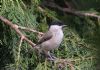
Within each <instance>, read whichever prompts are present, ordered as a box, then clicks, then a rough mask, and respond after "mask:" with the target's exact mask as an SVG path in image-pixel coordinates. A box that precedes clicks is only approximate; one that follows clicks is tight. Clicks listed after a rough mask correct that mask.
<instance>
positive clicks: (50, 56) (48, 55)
mask: <svg viewBox="0 0 100 70" xmlns="http://www.w3.org/2000/svg"><path fill="white" fill-rule="evenodd" d="M45 53H46V56H47V59H48V60H51V61H54V60H55V59H56V57H55V56H52V55H51V54H50V52H49V51H47V52H45Z"/></svg>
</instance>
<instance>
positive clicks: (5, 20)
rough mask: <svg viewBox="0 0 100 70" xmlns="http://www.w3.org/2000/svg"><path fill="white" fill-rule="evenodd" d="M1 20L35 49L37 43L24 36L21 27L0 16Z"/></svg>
mask: <svg viewBox="0 0 100 70" xmlns="http://www.w3.org/2000/svg"><path fill="white" fill-rule="evenodd" d="M0 19H1V20H2V21H3V22H4V23H5V24H6V25H9V26H10V27H11V28H12V29H14V30H15V31H16V32H17V34H19V36H20V37H23V40H25V41H27V42H28V43H29V44H30V45H31V46H32V47H35V43H33V42H32V41H31V40H29V39H28V38H27V37H26V36H25V35H24V34H22V32H21V31H20V30H19V29H18V28H19V26H18V25H16V24H13V23H12V22H11V21H9V20H8V19H6V18H4V17H2V16H0Z"/></svg>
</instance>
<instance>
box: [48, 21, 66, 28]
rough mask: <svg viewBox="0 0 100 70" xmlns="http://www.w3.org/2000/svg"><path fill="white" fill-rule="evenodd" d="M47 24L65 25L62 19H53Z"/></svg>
mask: <svg viewBox="0 0 100 70" xmlns="http://www.w3.org/2000/svg"><path fill="white" fill-rule="evenodd" d="M48 25H49V27H50V26H52V25H58V26H66V25H65V24H64V23H63V22H62V21H59V20H54V21H52V22H51V23H49V24H48Z"/></svg>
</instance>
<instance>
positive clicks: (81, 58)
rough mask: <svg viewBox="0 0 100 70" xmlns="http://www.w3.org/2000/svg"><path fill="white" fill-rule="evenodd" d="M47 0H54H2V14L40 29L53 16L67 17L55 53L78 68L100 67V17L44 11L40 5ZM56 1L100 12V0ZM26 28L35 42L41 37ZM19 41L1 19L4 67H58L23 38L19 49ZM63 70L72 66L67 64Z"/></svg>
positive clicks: (0, 68) (0, 51) (33, 69)
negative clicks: (62, 36) (60, 41)
mask: <svg viewBox="0 0 100 70" xmlns="http://www.w3.org/2000/svg"><path fill="white" fill-rule="evenodd" d="M44 1H48V2H49V1H51V0H0V16H4V17H5V18H7V19H9V20H10V21H12V22H13V23H14V24H18V25H20V26H25V27H28V28H33V29H36V30H38V31H40V32H46V31H47V28H48V26H47V23H49V22H50V21H51V20H54V19H57V20H61V21H64V22H65V24H66V25H68V27H66V28H65V29H64V40H63V42H62V44H61V46H60V47H59V48H58V49H56V50H54V51H53V53H54V54H55V56H57V57H58V58H64V59H71V60H72V61H74V63H73V65H74V68H75V70H100V64H99V62H100V61H99V57H100V52H99V51H100V48H99V47H100V19H95V18H89V17H83V18H80V17H77V16H73V15H69V14H66V13H63V12H61V11H60V12H59V11H56V10H54V9H53V10H52V9H50V8H48V7H46V8H45V9H43V10H44V11H42V10H41V9H40V8H39V7H40V5H41V4H42V3H43V2H44ZM52 1H55V3H56V4H57V5H59V6H62V7H64V3H65V2H68V3H69V5H70V6H71V8H72V9H75V10H78V11H82V12H90V13H91V12H94V13H97V14H98V16H99V14H100V0H52ZM50 19H51V20H50ZM22 32H23V34H25V35H26V36H27V37H28V38H29V39H30V40H32V41H33V42H34V43H36V42H37V41H38V38H37V35H36V34H35V33H32V32H26V31H22ZM19 41H20V37H19V36H18V35H17V34H16V32H15V31H14V30H13V29H11V28H10V27H9V26H7V25H5V24H4V23H3V22H2V21H0V70H58V69H57V66H56V64H54V65H53V64H52V63H50V62H48V61H47V60H45V59H43V58H40V57H39V56H37V54H36V53H35V52H34V49H33V48H32V47H31V46H30V45H29V44H28V43H27V42H23V44H22V46H21V48H20V49H21V51H19V50H18V49H19V47H18V45H19ZM19 52H20V54H19V56H20V57H19V59H18V53H19ZM63 70H70V67H69V66H68V65H66V67H65V68H64V69H63Z"/></svg>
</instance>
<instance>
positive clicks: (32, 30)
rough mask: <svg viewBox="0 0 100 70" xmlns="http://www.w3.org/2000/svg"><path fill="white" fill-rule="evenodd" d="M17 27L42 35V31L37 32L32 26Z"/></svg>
mask: <svg viewBox="0 0 100 70" xmlns="http://www.w3.org/2000/svg"><path fill="white" fill-rule="evenodd" d="M18 28H19V29H23V30H27V31H31V32H34V33H37V34H40V35H43V34H44V33H42V32H39V31H37V30H34V29H32V28H27V27H23V26H18Z"/></svg>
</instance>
